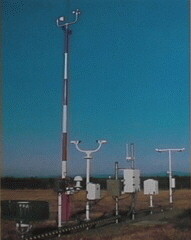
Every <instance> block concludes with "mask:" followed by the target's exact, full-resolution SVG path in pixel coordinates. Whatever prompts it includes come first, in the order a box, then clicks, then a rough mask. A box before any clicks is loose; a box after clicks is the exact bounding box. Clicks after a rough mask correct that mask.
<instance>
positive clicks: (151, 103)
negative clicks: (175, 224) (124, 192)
mask: <svg viewBox="0 0 191 240" xmlns="http://www.w3.org/2000/svg"><path fill="white" fill-rule="evenodd" d="M77 8H79V9H80V10H81V12H82V13H81V15H80V19H79V22H78V23H76V24H75V25H73V26H72V31H73V34H72V36H71V44H70V50H71V54H70V86H69V92H70V96H69V97H70V103H69V140H76V139H80V140H82V143H81V147H83V148H85V149H88V148H90V149H91V148H94V147H96V139H106V140H107V141H108V143H107V144H106V145H104V146H103V147H102V148H101V150H100V151H99V152H98V153H96V154H95V155H94V159H93V160H92V169H91V174H92V175H93V174H105V173H112V172H113V171H114V162H115V161H118V162H119V165H120V166H121V167H128V166H129V164H128V163H127V162H126V160H125V144H126V143H130V142H133V143H134V144H135V155H136V167H137V168H139V169H140V170H141V172H142V173H143V174H144V173H149V172H161V171H167V168H168V155H167V154H165V153H163V154H159V153H156V152H155V150H154V149H155V148H174V147H175V148H180V147H185V148H186V151H185V152H183V153H174V154H173V156H172V157H173V166H172V167H173V170H174V171H188V168H189V154H190V152H189V6H188V1H186V0H160V1H158V0H105V1H102V0H96V1H89V0H72V1H70V0H32V1H28V0H3V70H4V71H3V81H4V83H3V87H4V88H3V126H4V162H3V169H4V174H5V175H14V176H50V175H60V174H61V132H62V130H61V122H62V76H63V39H64V33H63V31H61V29H59V28H57V26H56V19H57V18H58V17H59V16H63V15H64V16H67V19H68V20H69V21H70V20H72V19H73V18H72V17H73V16H72V13H71V12H72V10H75V9H77ZM68 167H69V174H72V175H76V174H85V167H86V162H85V160H84V159H83V154H82V153H78V152H77V151H76V149H75V148H74V146H72V145H71V146H70V149H69V161H68Z"/></svg>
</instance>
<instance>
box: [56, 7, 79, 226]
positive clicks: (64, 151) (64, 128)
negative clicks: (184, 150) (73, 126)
mask: <svg viewBox="0 0 191 240" xmlns="http://www.w3.org/2000/svg"><path fill="white" fill-rule="evenodd" d="M72 13H73V14H74V16H75V19H74V21H72V22H65V17H63V16H62V17H60V18H58V19H57V21H56V23H57V26H58V27H60V28H61V29H62V30H63V31H64V33H65V41H64V79H63V118H62V121H63V123H62V180H63V182H65V180H66V177H67V160H68V154H67V152H68V151H67V150H68V134H67V128H68V126H67V122H68V66H69V61H68V57H69V36H70V35H71V34H72V31H71V30H70V28H69V27H70V26H71V25H72V24H75V23H76V22H77V21H78V17H79V15H80V11H79V9H76V10H75V11H73V12H72ZM63 185H65V184H63ZM64 191H65V192H63V193H61V192H60V193H58V227H61V226H62V221H65V219H63V218H64V217H63V216H64V215H66V216H68V213H65V214H63V213H64V211H67V209H65V208H64V206H63V205H64V204H63V203H62V202H63V199H65V201H67V199H68V198H69V195H67V196H68V197H67V196H66V190H64ZM68 201H69V199H68ZM66 205H67V204H66ZM66 218H67V217H66Z"/></svg>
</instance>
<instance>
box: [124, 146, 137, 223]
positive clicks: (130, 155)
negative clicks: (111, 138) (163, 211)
mask: <svg viewBox="0 0 191 240" xmlns="http://www.w3.org/2000/svg"><path fill="white" fill-rule="evenodd" d="M126 160H127V161H131V168H132V169H135V149H134V143H130V144H126ZM135 195H136V193H132V220H135Z"/></svg>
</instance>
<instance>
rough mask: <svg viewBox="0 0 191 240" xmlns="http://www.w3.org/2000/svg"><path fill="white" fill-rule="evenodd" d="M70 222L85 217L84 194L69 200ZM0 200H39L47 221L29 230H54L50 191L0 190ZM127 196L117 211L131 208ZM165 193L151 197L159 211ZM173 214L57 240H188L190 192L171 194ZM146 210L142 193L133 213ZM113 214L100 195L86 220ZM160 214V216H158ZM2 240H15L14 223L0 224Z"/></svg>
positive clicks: (54, 210) (165, 202)
mask: <svg viewBox="0 0 191 240" xmlns="http://www.w3.org/2000/svg"><path fill="white" fill-rule="evenodd" d="M71 198H72V199H71V200H72V213H73V217H72V219H73V221H76V219H78V220H79V219H80V220H83V219H84V217H85V211H84V209H85V200H86V193H85V192H84V191H81V192H79V193H76V194H74V195H72V196H71ZM1 200H42V201H48V202H49V208H50V217H49V219H48V220H47V221H44V222H38V223H37V222H36V223H34V224H33V228H39V227H43V228H44V227H56V220H57V194H56V193H55V192H54V191H53V190H28V189H26V190H2V191H1ZM131 201H132V199H131V195H129V194H125V195H122V196H121V197H120V198H119V209H120V211H121V212H127V211H128V209H129V207H130V205H131ZM168 201H169V195H168V191H160V192H159V194H158V195H156V196H154V197H153V204H154V206H155V207H159V209H163V208H164V209H165V208H166V207H168V206H169V204H168ZM173 202H174V204H173V210H172V211H170V212H168V214H167V212H166V213H165V215H164V213H158V214H154V213H153V214H152V216H151V215H150V216H148V217H147V218H145V217H143V219H141V217H138V218H139V219H137V220H136V219H135V221H133V222H132V221H131V222H129V219H127V221H126V222H122V223H119V224H112V225H109V226H106V227H102V228H97V229H92V230H89V231H86V230H85V231H83V232H80V233H75V234H72V235H71V234H70V235H65V236H64V237H60V238H59V239H61V240H62V239H70V240H89V239H90V240H98V239H99V240H100V239H101V240H102V239H103V240H110V239H111V240H125V239H127V240H139V239H145V240H158V239H160V240H167V239H169V240H171V239H172V240H173V239H176V240H179V239H181V240H189V239H191V216H190V210H189V209H191V190H190V189H189V190H188V189H187V190H185V189H184V190H177V191H175V192H174V194H173ZM148 208H149V196H145V195H144V194H143V192H140V193H138V194H137V198H136V211H137V216H138V213H139V212H140V211H141V210H143V209H148ZM114 211H115V200H114V199H113V198H112V197H111V196H110V195H108V194H107V192H106V191H102V197H101V200H99V201H97V202H94V203H92V204H91V212H90V218H91V219H96V218H98V217H104V216H107V215H109V214H111V213H112V212H114ZM161 214H162V215H161ZM161 219H162V221H161ZM1 235H2V240H17V239H19V238H18V235H17V234H16V232H15V222H12V221H7V220H2V222H1Z"/></svg>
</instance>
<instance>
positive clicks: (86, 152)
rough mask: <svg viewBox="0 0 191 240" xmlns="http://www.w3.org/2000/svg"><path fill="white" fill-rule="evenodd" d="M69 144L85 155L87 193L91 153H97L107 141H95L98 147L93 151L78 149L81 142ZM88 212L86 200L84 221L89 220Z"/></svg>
mask: <svg viewBox="0 0 191 240" xmlns="http://www.w3.org/2000/svg"><path fill="white" fill-rule="evenodd" d="M71 143H73V144H74V145H75V146H76V149H77V150H78V151H79V152H83V153H85V154H86V155H85V156H84V159H86V160H87V165H86V191H88V184H89V183H90V160H91V159H93V157H92V153H94V152H97V151H98V150H99V149H100V148H101V145H102V144H104V143H107V141H106V140H97V143H98V144H99V145H98V147H97V148H96V149H94V150H83V149H81V148H79V146H78V145H79V143H81V141H71ZM89 212H90V207H89V200H88V199H87V202H86V221H89V220H90V216H89Z"/></svg>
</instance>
